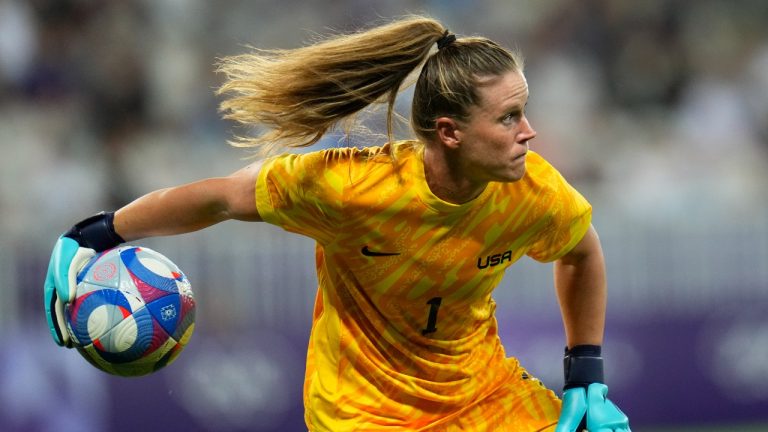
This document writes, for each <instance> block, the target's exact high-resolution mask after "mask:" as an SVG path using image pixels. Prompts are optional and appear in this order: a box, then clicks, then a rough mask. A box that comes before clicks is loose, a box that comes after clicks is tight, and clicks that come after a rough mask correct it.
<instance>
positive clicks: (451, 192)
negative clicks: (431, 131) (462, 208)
mask: <svg viewBox="0 0 768 432" xmlns="http://www.w3.org/2000/svg"><path fill="white" fill-rule="evenodd" d="M454 159H455V158H451V157H450V155H449V154H447V153H446V152H441V151H435V150H430V146H426V148H425V149H424V176H425V177H426V180H427V186H429V189H430V190H431V191H432V193H433V194H435V196H436V197H438V198H440V199H441V200H443V201H447V202H449V203H452V204H464V203H466V202H468V201H471V200H473V199H475V198H477V197H478V196H479V195H480V194H481V193H482V192H483V190H485V187H486V186H488V182H475V181H472V180H470V179H469V178H468V177H467V176H466V175H464V173H463V170H462V169H461V166H460V164H459V163H458V161H456V160H454Z"/></svg>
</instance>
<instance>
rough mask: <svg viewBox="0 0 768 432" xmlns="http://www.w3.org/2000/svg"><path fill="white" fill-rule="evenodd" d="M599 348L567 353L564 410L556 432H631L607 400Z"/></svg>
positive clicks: (619, 411)
mask: <svg viewBox="0 0 768 432" xmlns="http://www.w3.org/2000/svg"><path fill="white" fill-rule="evenodd" d="M600 351H601V350H600V346H597V345H576V346H574V347H573V348H571V349H567V348H566V350H565V358H564V359H563V366H564V372H565V387H564V392H563V408H562V411H561V412H560V420H559V421H558V422H557V429H555V432H576V431H581V430H582V429H584V428H586V429H587V430H588V431H589V432H630V429H629V419H628V418H627V416H626V415H625V414H624V413H623V412H621V410H620V409H619V408H618V407H617V406H616V405H614V404H613V402H611V401H610V400H608V398H607V397H606V396H607V394H608V386H606V385H605V384H603V381H604V380H603V358H602V357H601V356H600Z"/></svg>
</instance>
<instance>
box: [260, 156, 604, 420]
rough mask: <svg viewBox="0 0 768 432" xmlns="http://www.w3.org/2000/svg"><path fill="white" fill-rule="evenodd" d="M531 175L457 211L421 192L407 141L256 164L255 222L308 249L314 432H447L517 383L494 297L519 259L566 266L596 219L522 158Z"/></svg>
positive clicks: (420, 174) (540, 167)
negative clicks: (312, 282) (563, 261)
mask: <svg viewBox="0 0 768 432" xmlns="http://www.w3.org/2000/svg"><path fill="white" fill-rule="evenodd" d="M393 153H394V154H393ZM393 156H394V157H393ZM526 166H527V170H526V174H525V176H524V177H523V178H522V179H521V180H519V181H517V182H513V183H495V182H492V183H490V184H488V186H487V187H486V189H485V190H484V191H483V192H482V193H481V194H480V195H479V196H478V197H477V198H475V199H474V200H472V201H470V202H467V203H464V204H452V203H448V202H445V201H443V200H441V199H439V198H438V197H436V196H435V195H434V194H433V193H432V192H431V191H430V189H429V187H428V186H427V183H426V179H425V176H424V164H423V146H422V145H420V144H418V143H417V142H413V141H404V142H399V143H396V144H394V145H385V146H382V147H371V148H365V149H357V148H339V149H330V150H323V151H317V152H313V153H308V154H302V155H295V154H291V155H283V156H278V157H275V158H272V159H269V160H267V161H265V162H264V164H263V165H262V168H261V171H260V173H259V178H258V180H257V185H256V203H257V207H258V211H259V213H260V214H261V216H262V218H263V219H264V221H266V222H269V223H272V224H275V225H278V226H280V227H282V228H284V229H286V230H288V231H291V232H296V233H299V234H303V235H306V236H309V237H311V238H313V239H315V240H316V242H317V247H316V263H317V276H318V281H319V288H318V292H317V298H316V303H315V310H314V317H313V325H312V332H311V336H310V341H309V348H308V354H307V367H306V377H305V385H304V404H305V408H306V410H305V412H306V414H305V417H306V422H307V426H308V427H309V429H310V430H312V431H331V432H342V431H353V430H354V431H358V430H360V431H377V430H443V429H441V428H440V425H446V424H447V422H449V421H450V419H451V418H457V417H461V416H462V413H464V412H467V410H470V409H472V408H476V407H478V406H482V403H483V401H484V400H486V399H489V398H490V396H491V395H493V394H494V393H496V394H497V395H498V394H499V393H498V390H499V389H500V388H503V387H504V386H510V385H514V383H515V382H517V380H518V379H519V377H517V376H513V375H514V374H515V373H519V370H518V369H517V367H518V366H517V362H516V360H514V359H513V358H506V355H505V353H504V349H503V347H502V344H501V341H500V339H499V337H498V331H497V323H496V319H495V317H494V310H495V302H494V301H493V299H492V298H491V293H492V291H493V289H494V288H495V287H496V286H497V284H498V283H499V281H500V280H501V278H502V276H503V274H504V270H505V269H506V268H507V267H509V266H510V265H511V264H512V263H514V262H515V261H516V260H517V259H519V258H520V257H521V256H522V255H523V254H527V255H529V256H531V257H532V258H534V259H536V260H539V261H552V260H555V259H557V258H559V257H560V256H562V255H564V254H565V253H566V252H568V251H569V250H570V249H571V248H572V247H573V246H575V245H576V243H578V242H579V240H581V238H582V237H583V235H584V233H585V232H586V230H587V229H588V227H589V224H590V219H591V207H590V205H589V203H588V202H587V201H586V200H585V199H584V198H583V197H582V196H581V195H580V194H579V193H578V192H577V191H576V190H575V189H573V188H572V187H571V186H570V185H569V184H568V183H567V182H566V181H565V180H564V178H563V177H562V176H561V175H560V174H559V173H558V172H557V171H556V170H555V169H554V168H553V167H552V166H551V165H550V164H549V163H547V162H546V161H545V160H544V159H543V158H542V157H541V156H540V155H538V154H536V153H535V152H529V153H528V156H527V161H526ZM504 407H505V405H504V403H503V401H502V403H499V402H498V401H495V403H494V405H493V410H494V412H493V413H488V416H487V418H488V419H491V418H503V417H504V416H505V415H506V414H505V412H504V410H505V409H506V408H504ZM512 409H513V407H511V406H510V407H509V410H510V411H511V410H512ZM473 415H477V414H476V413H475V414H473ZM479 418H480V420H478V422H480V423H484V422H485V420H483V418H485V417H484V416H483V415H482V414H481V415H480V416H479ZM492 423H493V422H492V421H491V420H488V423H487V424H474V425H473V426H472V427H473V430H475V431H484V430H494V429H493V424H492ZM496 424H502V423H496Z"/></svg>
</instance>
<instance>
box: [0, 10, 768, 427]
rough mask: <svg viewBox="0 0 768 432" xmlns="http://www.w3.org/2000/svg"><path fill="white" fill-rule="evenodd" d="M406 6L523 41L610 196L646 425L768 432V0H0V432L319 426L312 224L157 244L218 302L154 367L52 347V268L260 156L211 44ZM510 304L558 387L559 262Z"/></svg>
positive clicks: (611, 267)
mask: <svg viewBox="0 0 768 432" xmlns="http://www.w3.org/2000/svg"><path fill="white" fill-rule="evenodd" d="M407 12H416V13H426V14H429V15H432V16H434V17H436V18H439V19H441V20H443V22H444V23H445V24H446V25H447V27H449V28H450V29H451V30H452V31H454V32H456V33H458V34H460V35H461V34H482V35H485V36H489V37H491V38H492V39H495V40H497V41H499V42H501V43H503V44H505V45H507V46H517V47H519V48H520V49H521V50H522V51H523V52H524V54H525V55H526V58H527V65H526V72H527V76H528V80H529V84H530V90H531V99H530V104H529V116H530V119H531V121H532V123H533V126H534V127H535V128H536V129H537V130H538V132H539V137H538V138H537V139H536V141H535V142H534V143H533V145H532V146H533V148H534V149H536V150H538V151H539V152H540V153H543V154H544V155H546V156H547V157H548V158H549V159H550V160H551V161H552V162H553V163H554V164H555V165H556V166H558V167H559V168H560V169H561V171H562V172H563V173H564V175H565V176H566V177H567V178H568V179H569V180H570V181H571V182H572V183H573V184H575V185H576V186H577V187H578V188H579V189H580V190H581V191H582V192H583V193H584V195H585V196H586V197H587V198H588V199H589V200H590V201H591V202H592V203H593V205H594V222H595V225H596V226H597V228H598V230H599V231H600V233H601V238H602V240H603V242H604V248H605V252H606V255H607V263H608V271H609V282H610V301H609V316H608V326H607V332H606V342H605V356H606V358H607V374H608V380H609V381H608V382H609V384H610V388H611V395H612V398H613V399H614V400H616V401H618V402H619V404H620V406H621V407H622V408H623V409H624V410H625V411H626V412H627V413H628V414H629V415H630V419H631V420H632V425H633V430H637V431H653V430H659V431H660V430H664V431H677V430H704V431H715V430H717V431H737V430H768V313H767V312H768V195H767V194H766V188H768V169H766V168H768V2H765V1H761V0H754V1H739V0H736V1H725V0H723V1H711V0H702V1H693V0H690V1H683V0H669V1H662V0H647V1H637V2H619V1H607V0H606V1H602V0H540V1H536V2H534V1H510V0H487V1H477V2H469V1H466V2H465V1H459V0H445V1H438V0H432V1H430V0H421V1H420V0H394V1H387V2H379V1H371V0H354V1H353V0H325V1H321V2H307V1H299V0H282V1H279V2H274V1H265V0H221V1H215V2H214V1H207V0H123V1H106V0H0V148H1V149H2V152H1V153H0V154H2V157H0V214H2V217H0V239H2V248H0V280H2V288H1V289H0V293H2V299H1V300H0V345H2V347H3V348H2V350H0V429H2V430H3V431H53V430H56V431H77V432H88V431H106V430H109V431H129V430H130V431H133V430H148V431H154V430H186V431H189V432H194V431H299V430H302V429H303V420H302V407H301V383H302V379H303V371H304V364H303V361H304V353H305V348H306V339H307V336H308V333H309V325H310V315H311V310H312V303H313V299H314V294H315V286H316V284H315V280H314V277H315V274H314V268H313V248H312V242H311V241H309V240H307V239H303V238H299V237H296V236H293V235H290V234H287V233H283V232H282V231H280V230H279V229H276V228H274V227H270V226H267V225H265V224H245V223H227V224H223V225H221V226H217V227H214V228H212V229H210V230H207V231H204V232H200V233H195V234H189V235H184V236H179V237H174V238H162V239H152V240H148V241H146V242H143V244H145V245H146V246H149V247H153V248H155V249H157V250H159V251H162V252H163V253H165V254H166V255H168V256H170V257H171V258H172V259H174V261H176V262H177V263H178V264H179V265H180V266H181V268H182V269H184V270H185V271H186V273H187V274H188V276H189V277H190V279H191V281H192V283H193V288H194V289H195V293H196V296H197V299H198V302H199V303H198V304H199V312H198V319H197V330H196V334H195V336H194V337H193V338H192V342H191V344H190V346H189V347H188V348H187V349H186V351H185V353H184V355H182V356H181V357H180V359H179V360H178V361H177V362H176V363H175V364H174V365H173V366H171V367H169V368H168V369H166V370H164V371H161V372H159V373H157V374H155V375H153V376H149V377H145V378H138V379H119V378H113V377H110V376H107V375H105V374H102V373H100V372H98V371H97V370H95V369H93V368H91V367H90V366H88V365H87V364H86V362H85V361H84V360H83V359H81V358H80V357H79V356H78V355H77V353H75V352H74V351H66V350H61V349H57V348H56V347H55V346H54V344H53V343H52V342H51V341H50V338H49V335H48V331H47V328H46V325H45V320H44V318H43V314H42V299H41V285H42V281H43V277H44V274H45V268H46V265H47V261H48V257H49V253H50V248H51V247H52V245H53V243H54V240H55V238H56V237H57V236H58V235H59V234H60V233H61V232H62V231H64V230H65V229H67V228H68V227H69V226H70V225H71V224H72V223H73V222H75V221H77V220H79V219H81V218H83V217H85V216H87V215H90V214H92V213H95V212H97V211H99V210H102V209H114V208H117V207H118V206H121V205H123V204H125V203H127V202H128V201H130V200H132V199H133V198H135V197H137V196H139V195H142V194H144V193H146V192H149V191H151V190H154V189H157V188H160V187H165V186H171V185H174V184H178V183H182V182H187V181H191V180H195V179H198V178H202V177H208V176H218V175H225V174H228V173H229V172H231V171H234V170H235V169H237V168H238V167H240V166H242V165H243V164H245V163H246V162H245V161H244V160H243V157H245V156H247V154H246V153H244V152H243V151H242V150H238V149H234V148H231V147H229V146H228V145H227V144H226V140H227V139H228V138H229V137H231V134H232V132H233V129H232V125H231V124H227V123H225V122H223V121H221V120H220V118H219V115H218V113H217V99H216V97H215V96H214V95H213V90H214V89H215V88H216V86H217V84H218V83H219V80H220V78H221V77H219V76H217V75H216V74H215V73H214V71H213V69H214V68H213V66H212V65H213V63H214V62H215V60H216V58H218V57H221V56H224V55H229V54H234V53H239V52H242V51H243V50H244V49H245V48H244V46H245V45H248V44H251V45H255V46H258V47H267V48H291V47H296V46H299V45H301V44H302V43H303V42H306V41H308V40H310V39H312V38H313V37H314V35H315V34H318V33H320V34H323V33H326V32H327V30H328V29H329V28H333V29H336V30H341V31H343V30H350V29H354V28H357V27H359V26H361V25H365V24H366V23H369V22H371V21H373V20H378V19H387V18H390V17H393V16H397V15H401V14H404V13H407ZM407 97H408V93H407V92H405V93H404V95H403V98H402V112H403V113H407V109H408V98H407ZM374 118H375V116H374ZM324 144H325V145H335V140H334V138H333V137H329V139H328V140H327V141H325V142H324ZM321 145H322V144H321ZM496 299H497V302H498V303H499V308H498V319H499V321H500V325H501V329H502V337H503V340H504V343H505V346H506V347H507V350H508V354H510V355H517V356H518V357H520V358H521V359H522V361H523V363H524V364H525V365H526V366H527V367H528V369H529V370H531V371H532V372H533V373H535V374H536V375H538V376H539V377H540V378H541V379H542V380H544V381H545V382H546V383H547V384H548V385H549V386H551V387H552V388H555V389H557V388H559V386H560V382H561V368H562V366H561V360H560V359H561V354H562V345H563V338H562V330H561V324H560V318H559V314H558V311H557V306H556V303H555V297H554V292H553V289H552V282H551V267H550V266H546V265H539V264H536V263H533V262H532V261H531V260H523V261H521V262H520V263H519V264H518V265H516V266H513V268H512V269H511V271H510V272H509V273H508V275H507V277H506V278H505V280H504V282H503V283H502V286H500V287H499V288H498V289H497V291H496Z"/></svg>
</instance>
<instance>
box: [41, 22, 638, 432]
mask: <svg viewBox="0 0 768 432" xmlns="http://www.w3.org/2000/svg"><path fill="white" fill-rule="evenodd" d="M417 68H420V70H419V71H418V73H419V76H418V80H417V82H416V84H415V89H414V96H413V102H412V110H411V126H412V128H413V132H414V134H415V136H416V139H413V140H407V141H400V142H395V141H393V140H391V139H390V142H389V143H388V144H386V145H384V146H381V147H370V148H364V149H358V148H355V147H350V148H338V149H331V150H324V151H317V152H311V153H306V154H302V155H295V154H283V155H278V156H275V157H270V158H268V159H265V160H264V161H263V162H259V163H254V164H252V165H250V166H248V167H245V168H243V169H242V170H239V171H238V172H235V173H233V174H232V175H230V176H228V177H223V178H209V179H205V180H201V181H197V182H194V183H190V184H186V185H181V186H178V187H172V188H168V189H163V190H159V191H155V192H152V193H149V194H147V195H145V196H143V197H141V198H139V199H137V200H136V201H134V202H132V203H130V204H128V205H127V206H125V207H123V208H121V209H118V210H117V211H116V212H114V213H112V212H108V213H102V214H99V215H96V216H93V217H91V218H88V219H85V220H83V221H82V222H80V223H77V224H76V225H75V226H74V227H73V228H72V229H70V230H69V231H67V232H66V233H65V234H64V235H63V236H62V237H61V238H59V240H58V241H57V244H56V246H55V249H54V253H53V255H52V257H51V265H50V268H49V275H48V278H47V280H46V284H45V294H46V311H47V315H48V322H49V326H50V328H51V333H52V335H53V337H54V340H55V341H56V342H57V343H59V344H60V345H69V344H70V342H69V339H68V336H67V334H66V331H65V329H64V328H63V326H62V324H61V321H60V318H61V311H62V305H64V304H66V303H67V302H69V301H71V299H72V296H73V290H74V286H73V283H72V282H71V281H72V280H73V275H74V273H75V272H76V271H77V269H78V267H79V265H80V264H81V263H82V262H84V260H87V259H88V257H90V256H92V255H93V254H94V253H96V252H98V251H101V250H104V249H107V248H110V247H113V246H116V245H118V244H120V243H122V242H124V241H135V240H138V239H141V238H145V237H150V236H161V235H173V234H179V233H185V232H190V231H195V230H199V229H203V228H205V227H208V226H211V225H213V224H216V223H219V222H222V221H225V220H229V219H236V220H245V221H265V222H268V223H271V224H275V225H278V226H280V227H282V228H284V229H286V230H288V231H291V232H295V233H298V234H301V235H305V236H309V237H311V238H313V239H314V240H316V244H317V246H316V254H317V260H316V262H317V273H318V281H319V287H318V290H317V296H316V304H315V311H314V316H313V324H312V331H311V335H310V341H309V348H308V352H307V362H306V378H305V385H304V405H305V421H306V424H307V427H308V429H309V430H311V431H324V432H340V431H356V430H365V431H396V430H409V431H459V430H471V431H475V432H482V431H494V432H495V431H544V430H549V431H552V430H556V431H557V432H566V431H567V432H571V431H576V430H581V429H582V428H584V427H586V428H587V429H589V430H590V431H593V432H596V431H629V425H628V420H627V417H626V416H625V415H624V414H623V413H622V412H621V411H620V410H619V409H618V408H617V407H616V406H615V405H614V404H613V403H612V402H611V401H610V400H609V399H608V398H607V386H606V384H605V383H604V380H603V360H602V357H601V345H602V342H603V328H604V324H605V308H606V276H605V264H604V258H603V254H602V249H601V246H600V241H599V239H598V236H597V233H596V231H595V229H594V228H593V227H592V225H591V206H590V205H589V203H588V202H587V201H586V200H585V199H584V197H582V196H581V194H579V193H578V192H577V191H576V190H575V189H574V188H572V187H571V186H570V185H569V184H568V183H567V182H566V181H565V179H564V178H563V177H562V176H561V175H560V174H559V173H558V172H557V170H556V169H555V168H554V167H552V166H551V165H550V164H549V163H548V162H547V161H546V160H545V159H544V158H542V157H541V156H540V155H538V154H536V153H535V152H534V151H533V150H531V149H530V148H529V146H530V144H531V141H532V140H533V139H534V137H535V136H536V131H535V130H534V129H533V128H532V126H531V123H530V122H529V119H528V117H527V116H526V112H525V107H526V104H527V101H528V85H527V82H526V79H525V75H524V73H523V62H522V59H521V58H520V56H519V55H518V54H516V53H514V52H511V51H509V50H507V49H505V48H503V47H501V46H499V45H498V44H496V43H494V42H493V41H491V40H489V39H486V38H482V37H462V38H457V37H456V36H455V35H453V34H450V33H449V32H448V31H447V30H446V29H445V28H444V27H443V26H442V25H441V24H440V23H439V22H437V21H435V20H433V19H430V18H425V17H408V18H404V19H401V20H398V21H394V22H392V23H390V24H386V25H383V26H380V27H374V28H371V29H368V30H366V31H361V32H358V33H355V34H349V35H340V36H336V37H334V38H331V39H328V40H325V41H320V42H318V43H316V44H314V45H310V46H306V47H303V48H299V49H295V50H278V51H257V52H254V53H252V54H245V55H240V56H235V57H230V58H226V59H224V60H223V62H222V64H221V66H220V71H221V72H223V73H224V74H225V75H226V77H227V80H226V82H225V83H224V85H223V86H222V88H221V91H220V93H221V94H223V95H228V98H227V99H226V100H224V102H223V103H222V108H223V110H224V112H225V116H226V117H227V118H230V119H233V120H235V121H238V122H241V123H243V124H246V125H259V126H263V128H262V129H261V130H263V131H264V132H263V133H262V134H261V135H257V136H254V137H251V138H245V139H244V141H243V142H240V143H239V144H241V145H245V146H251V147H254V148H262V149H267V148H271V147H274V146H277V147H278V148H279V147H280V146H283V147H295V146H309V145H311V144H313V143H315V142H317V141H318V140H319V139H320V137H322V136H323V134H324V133H326V132H327V131H328V130H330V129H331V128H333V127H334V126H336V125H337V124H339V122H341V121H342V120H347V119H348V117H350V116H351V115H352V114H354V113H356V112H358V111H360V110H361V109H363V108H365V107H366V106H367V105H369V104H371V103H373V102H375V101H385V102H386V103H387V104H388V114H389V115H388V119H387V126H388V130H390V131H391V130H392V118H393V106H394V102H395V98H396V95H397V94H398V90H399V89H400V87H401V85H402V83H403V82H404V81H405V80H406V78H407V77H408V76H409V75H410V74H411V73H412V72H413V71H414V70H416V69H417ZM390 138H391V137H390ZM254 247H258V245H254ZM523 255H528V256H530V257H532V258H534V259H536V260H538V261H541V262H554V284H555V287H556V293H557V297H558V300H559V304H560V308H561V313H562V320H563V324H564V328H565V340H564V345H565V346H566V347H567V348H566V352H565V358H564V366H565V387H564V394H563V399H562V401H561V400H560V399H559V398H558V397H557V396H556V395H555V393H554V392H553V391H551V390H549V389H546V388H544V386H542V385H541V383H540V382H539V381H538V380H536V379H534V378H533V377H532V376H531V375H530V374H529V373H528V372H527V371H526V370H525V369H524V368H523V366H521V365H520V363H519V362H518V361H517V359H515V358H514V357H512V356H507V354H506V353H505V352H504V348H503V346H502V344H501V341H500V339H499V336H498V333H499V332H498V328H497V322H496V319H495V315H494V314H495V309H496V304H495V302H494V301H493V298H492V292H493V290H494V289H495V287H496V286H497V284H498V283H499V281H500V280H501V277H502V276H503V274H504V270H505V269H506V268H508V267H509V266H510V265H512V264H513V263H514V262H515V261H516V260H518V259H519V258H520V257H522V256H523Z"/></svg>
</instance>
